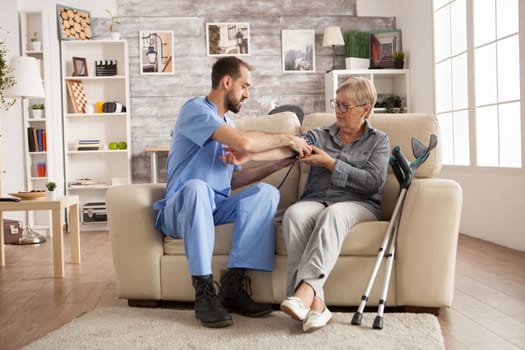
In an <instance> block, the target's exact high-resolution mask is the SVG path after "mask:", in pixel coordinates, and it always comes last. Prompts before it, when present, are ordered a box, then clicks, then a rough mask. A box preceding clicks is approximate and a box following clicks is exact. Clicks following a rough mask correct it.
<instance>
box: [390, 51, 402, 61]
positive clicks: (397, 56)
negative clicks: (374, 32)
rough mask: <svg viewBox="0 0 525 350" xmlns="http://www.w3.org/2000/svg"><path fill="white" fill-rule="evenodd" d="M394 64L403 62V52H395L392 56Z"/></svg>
mask: <svg viewBox="0 0 525 350" xmlns="http://www.w3.org/2000/svg"><path fill="white" fill-rule="evenodd" d="M392 59H393V60H394V62H403V61H404V60H405V53H404V52H403V51H395V52H394V53H393V54H392Z"/></svg>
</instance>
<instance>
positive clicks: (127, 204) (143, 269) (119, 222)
mask: <svg viewBox="0 0 525 350" xmlns="http://www.w3.org/2000/svg"><path fill="white" fill-rule="evenodd" d="M165 187H166V186H165V184H133V185H121V186H115V187H111V188H109V189H108V190H107V192H106V205H107V210H108V224H109V236H110V240H111V249H112V252H113V265H114V267H115V278H116V284H117V293H118V296H119V297H120V298H126V299H153V300H160V299H161V282H160V258H161V256H162V255H163V252H164V248H163V237H162V234H161V233H160V232H158V231H157V230H156V229H155V227H154V222H155V217H156V211H155V210H153V208H152V206H153V203H154V202H155V201H156V200H157V199H160V198H162V197H163V196H164V193H165Z"/></svg>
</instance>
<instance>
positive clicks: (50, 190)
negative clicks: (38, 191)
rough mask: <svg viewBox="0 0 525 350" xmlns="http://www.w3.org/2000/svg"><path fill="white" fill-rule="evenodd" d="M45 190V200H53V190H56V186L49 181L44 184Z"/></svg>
mask: <svg viewBox="0 0 525 350" xmlns="http://www.w3.org/2000/svg"><path fill="white" fill-rule="evenodd" d="M46 188H47V191H48V192H47V198H48V199H50V200H54V199H55V189H56V188H57V184H56V183H55V182H53V181H50V182H48V183H46Z"/></svg>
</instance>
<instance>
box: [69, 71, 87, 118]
mask: <svg viewBox="0 0 525 350" xmlns="http://www.w3.org/2000/svg"><path fill="white" fill-rule="evenodd" d="M66 85H67V91H68V93H69V98H70V100H71V105H72V106H73V111H74V112H75V113H86V106H87V98H86V93H85V91H84V85H83V84H82V81H81V80H72V79H71V80H68V81H67V82H66Z"/></svg>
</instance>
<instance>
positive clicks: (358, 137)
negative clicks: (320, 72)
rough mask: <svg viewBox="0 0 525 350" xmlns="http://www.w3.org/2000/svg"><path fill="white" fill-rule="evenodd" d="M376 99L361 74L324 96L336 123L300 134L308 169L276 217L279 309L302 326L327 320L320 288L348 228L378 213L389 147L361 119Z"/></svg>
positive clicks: (314, 326) (305, 328)
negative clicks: (281, 261) (281, 277)
mask: <svg viewBox="0 0 525 350" xmlns="http://www.w3.org/2000/svg"><path fill="white" fill-rule="evenodd" d="M376 98H377V93H376V90H375V88H374V86H373V85H372V83H371V82H370V81H369V80H368V79H365V78H361V77H353V78H350V79H348V80H346V81H345V82H344V83H343V84H342V85H341V86H339V87H338V88H337V90H336V98H335V100H332V101H331V102H332V107H333V108H334V109H335V114H336V118H337V120H336V122H335V123H334V124H332V125H330V126H326V127H320V128H316V129H312V130H310V131H308V133H307V134H306V138H307V140H308V141H310V143H311V144H313V145H314V146H313V150H312V153H311V154H308V155H305V156H304V157H301V158H299V161H300V162H303V163H306V164H308V165H310V166H311V169H310V174H309V176H308V180H307V182H306V185H305V188H304V192H303V194H302V196H301V200H300V201H299V202H297V203H295V204H293V205H292V206H291V207H290V208H288V209H287V211H286V213H285V215H284V218H283V234H284V239H285V243H286V248H287V251H288V272H287V293H288V294H287V295H289V296H288V297H287V298H286V299H285V300H284V301H283V302H282V303H281V310H282V311H284V312H285V313H286V314H288V315H289V316H291V317H292V318H294V319H296V320H299V321H303V331H304V332H312V331H315V330H317V329H320V328H322V327H324V326H325V325H326V324H327V323H328V322H330V321H331V319H332V314H331V313H330V310H328V308H327V307H326V304H325V301H324V292H323V286H324V284H325V282H326V279H327V278H328V275H329V274H330V272H331V271H332V269H333V267H334V265H335V263H336V260H337V257H338V256H339V252H340V251H341V247H342V245H343V242H344V240H345V238H346V236H347V234H348V232H349V230H350V228H351V227H352V226H353V225H355V224H357V223H359V222H363V221H373V220H378V219H379V218H380V216H381V213H380V209H379V202H380V200H381V195H380V192H381V189H382V188H383V185H384V183H385V180H386V174H387V169H388V161H389V154H390V145H389V140H388V136H387V135H386V134H385V133H383V132H381V131H379V130H377V129H374V128H373V127H372V126H371V125H370V123H369V122H368V117H369V115H370V112H371V110H372V107H373V106H374V104H375V102H376Z"/></svg>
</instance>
